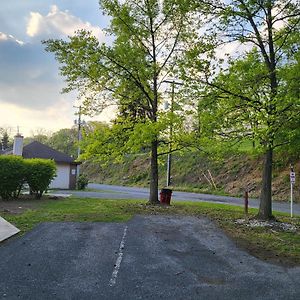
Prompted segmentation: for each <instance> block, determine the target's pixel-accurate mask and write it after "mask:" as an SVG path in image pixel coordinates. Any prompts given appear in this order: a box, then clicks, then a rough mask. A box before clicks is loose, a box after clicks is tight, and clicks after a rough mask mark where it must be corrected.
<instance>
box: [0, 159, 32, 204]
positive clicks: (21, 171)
mask: <svg viewBox="0 0 300 300" xmlns="http://www.w3.org/2000/svg"><path fill="white" fill-rule="evenodd" d="M25 177H26V167H25V164H24V159H23V158H22V157H19V156H14V155H7V156H0V196H1V198H2V199H10V198H17V197H18V196H19V194H20V191H21V188H22V186H23V184H24V182H25Z"/></svg>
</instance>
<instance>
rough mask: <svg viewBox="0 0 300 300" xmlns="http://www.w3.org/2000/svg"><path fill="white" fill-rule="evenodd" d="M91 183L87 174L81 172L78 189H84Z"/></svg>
mask: <svg viewBox="0 0 300 300" xmlns="http://www.w3.org/2000/svg"><path fill="white" fill-rule="evenodd" d="M88 184H89V179H88V177H87V176H86V175H85V174H80V175H79V177H78V179H77V189H78V190H84V189H85V188H86V187H87V185H88Z"/></svg>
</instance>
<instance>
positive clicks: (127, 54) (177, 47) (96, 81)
mask: <svg viewBox="0 0 300 300" xmlns="http://www.w3.org/2000/svg"><path fill="white" fill-rule="evenodd" d="M100 6H101V8H102V10H103V11H104V13H105V14H107V15H109V16H110V17H111V23H110V26H109V28H108V29H107V33H108V34H110V35H111V37H112V39H113V42H112V44H111V45H105V44H104V43H103V44H101V43H100V42H99V40H98V39H97V38H96V37H94V36H92V35H91V33H89V32H87V31H84V30H81V31H78V32H77V34H76V35H75V36H72V37H70V40H69V41H64V40H48V41H46V42H45V43H46V44H47V47H46V50H47V51H50V52H54V53H55V56H56V59H57V60H58V61H59V62H60V63H61V68H60V69H61V74H62V75H63V76H64V77H65V78H66V82H67V87H66V88H65V90H64V91H66V92H69V91H71V90H78V91H79V96H80V97H81V98H84V99H85V100H84V110H85V111H86V112H89V113H93V114H94V113H97V112H99V111H101V110H102V109H103V108H104V107H108V106H109V105H116V106H117V107H118V111H119V115H118V118H117V120H116V121H115V125H114V126H113V128H112V131H111V132H108V131H106V132H105V136H104V137H103V138H101V140H100V141H98V140H96V139H95V144H97V145H98V146H101V149H99V148H98V147H93V146H92V147H89V149H88V151H87V152H88V153H89V155H91V156H98V155H99V154H101V153H103V152H104V153H108V154H110V153H112V154H113V155H114V156H116V157H117V156H118V157H120V153H121V152H122V151H123V152H124V153H125V154H126V153H128V150H130V151H134V150H136V149H139V150H140V149H141V148H144V147H146V148H148V149H149V150H150V152H151V154H150V156H151V171H150V190H151V192H150V198H149V200H150V202H152V203H157V202H158V196H157V195H158V186H157V185H158V169H157V166H158V163H157V157H158V147H159V145H160V140H159V138H160V134H162V136H164V135H165V134H166V133H165V132H164V131H165V129H166V128H167V126H166V123H167V122H166V119H165V116H164V115H163V114H160V113H159V106H160V104H161V102H162V97H161V94H160V92H161V89H160V88H161V86H162V83H163V81H164V78H165V77H166V76H172V74H173V73H174V70H175V68H176V60H177V58H178V56H179V55H180V53H182V52H183V51H184V50H185V46H186V45H187V44H186V41H187V40H188V39H189V38H192V36H193V35H194V33H195V30H193V28H192V27H191V26H190V25H191V23H192V22H193V21H194V19H193V18H192V14H191V13H190V12H189V7H190V1H188V0H185V1H177V0H165V1H158V0H153V1H143V2H141V3H140V2H137V1H132V0H126V1H116V0H102V1H100ZM197 23H199V20H197ZM113 133H116V134H117V135H116V136H115V135H114V134H113ZM97 137H98V135H97ZM90 138H91V136H90ZM93 149H97V152H96V153H95V155H94V154H93ZM98 149H99V152H98ZM86 155H88V154H86Z"/></svg>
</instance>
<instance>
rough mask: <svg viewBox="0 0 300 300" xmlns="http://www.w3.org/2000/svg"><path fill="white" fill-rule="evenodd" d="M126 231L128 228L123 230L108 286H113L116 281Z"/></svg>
mask: <svg viewBox="0 0 300 300" xmlns="http://www.w3.org/2000/svg"><path fill="white" fill-rule="evenodd" d="M127 229H128V226H126V227H125V228H124V233H123V237H122V240H121V243H120V247H119V253H118V258H117V261H116V263H115V267H114V270H113V272H112V274H111V278H110V281H109V286H114V285H115V284H116V281H117V277H118V272H119V269H120V266H121V262H122V259H123V249H124V247H125V239H126V234H127Z"/></svg>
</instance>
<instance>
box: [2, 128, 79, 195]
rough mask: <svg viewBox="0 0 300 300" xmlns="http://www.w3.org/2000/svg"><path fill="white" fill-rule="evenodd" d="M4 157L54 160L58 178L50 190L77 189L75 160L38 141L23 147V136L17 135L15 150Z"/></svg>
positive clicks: (76, 163) (52, 183) (53, 181)
mask: <svg viewBox="0 0 300 300" xmlns="http://www.w3.org/2000/svg"><path fill="white" fill-rule="evenodd" d="M3 154H4V155H9V154H13V155H19V156H23V158H43V159H53V160H54V161H55V164H56V177H55V178H54V179H53V180H52V182H51V184H50V188H54V189H75V188H76V177H77V166H78V164H80V163H78V162H75V160H74V158H73V157H71V156H69V155H67V154H65V153H62V152H60V151H57V150H55V149H53V148H51V147H49V146H47V145H44V144H42V143H40V142H38V141H33V142H31V143H30V144H28V145H26V146H24V147H23V136H22V135H20V134H17V135H16V136H15V138H14V145H13V150H9V151H6V152H5V153H3Z"/></svg>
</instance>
